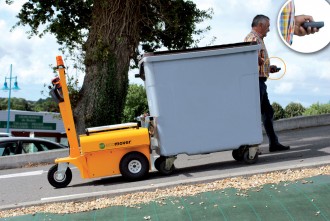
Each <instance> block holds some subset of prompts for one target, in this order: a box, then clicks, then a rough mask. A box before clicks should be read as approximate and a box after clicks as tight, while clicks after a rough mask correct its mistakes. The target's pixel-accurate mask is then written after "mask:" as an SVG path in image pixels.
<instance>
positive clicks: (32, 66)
mask: <svg viewBox="0 0 330 221" xmlns="http://www.w3.org/2000/svg"><path fill="white" fill-rule="evenodd" d="M23 2H24V1H21V0H19V1H17V0H16V1H15V4H14V5H11V6H8V5H6V4H5V3H4V1H1V2H0V33H1V35H0V86H1V87H2V85H3V83H4V80H5V76H7V77H8V76H9V72H10V64H12V65H13V76H18V84H19V86H20V87H21V89H22V90H20V91H18V92H14V93H12V96H13V97H21V98H25V99H27V100H38V99H39V98H45V97H44V96H43V95H41V93H40V91H42V90H45V91H47V88H45V87H44V84H49V82H50V79H51V78H52V77H53V76H54V74H53V73H52V70H51V69H50V68H49V65H50V64H54V63H55V57H56V55H60V52H59V51H58V48H59V46H58V45H57V44H56V40H55V38H54V37H53V36H51V35H46V36H45V37H44V38H41V39H40V38H38V37H33V38H31V39H27V35H26V34H25V31H26V30H27V29H24V28H17V29H15V30H14V31H13V32H10V29H11V27H12V26H13V25H14V24H15V23H16V22H17V19H16V17H15V16H16V14H17V12H18V11H19V9H20V7H21V5H22V3H23ZM194 2H195V3H196V4H197V6H198V7H199V8H201V9H207V8H210V7H212V8H213V10H214V15H213V19H212V20H208V21H206V22H205V23H204V24H201V26H205V25H210V26H211V28H212V30H211V31H210V32H207V33H205V34H204V35H205V39H204V40H203V41H202V42H201V43H200V44H199V46H205V45H207V44H208V43H209V42H210V41H211V39H212V38H213V37H216V41H215V42H214V44H215V45H219V44H228V43H235V42H241V41H243V39H244V37H245V36H246V35H247V34H248V33H249V32H250V30H251V21H252V19H253V17H254V16H255V15H256V14H265V15H267V16H268V17H269V18H270V19H271V27H270V32H269V33H268V35H267V37H266V38H265V43H266V46H267V49H268V53H269V55H270V56H273V57H279V58H281V59H283V60H284V61H285V64H286V67H287V72H286V74H285V76H284V77H283V78H281V80H269V81H268V83H267V84H268V93H269V98H270V100H271V102H274V101H275V102H278V103H280V104H281V105H282V106H285V105H287V104H288V103H290V102H299V103H301V104H303V105H304V106H306V107H307V106H309V105H311V104H312V103H316V102H320V103H328V102H329V101H330V86H329V85H330V69H329V68H330V46H329V45H327V46H326V47H325V48H323V49H322V50H321V51H318V52H316V53H300V52H297V51H295V50H292V49H291V48H288V47H287V46H286V45H285V44H284V43H283V42H282V40H281V38H280V35H279V34H278V31H277V18H278V14H279V11H280V9H281V7H282V6H283V4H284V3H285V0H277V1H274V0H249V1H245V0H194ZM311 2H313V4H314V5H318V4H319V5H321V6H323V7H321V8H318V9H317V10H318V13H315V12H314V11H309V8H313V7H301V6H302V5H303V6H306V5H307V4H310V3H311ZM295 3H296V10H297V12H298V13H300V12H301V13H304V14H311V15H312V16H313V17H314V19H315V20H317V21H325V27H324V28H322V29H321V30H320V32H319V33H317V34H315V35H311V36H307V37H297V36H295V37H294V44H293V46H292V47H294V45H295V47H297V48H298V49H305V48H306V49H307V47H308V46H309V45H314V44H316V43H319V42H321V41H324V39H327V40H326V41H327V42H329V39H330V37H329V36H330V32H329V30H330V20H329V19H330V18H329V16H330V5H329V2H327V1H326V0H313V1H310V0H296V1H295ZM324 5H325V6H324ZM327 21H328V22H327ZM274 62H275V60H274ZM68 72H69V74H76V71H75V70H74V69H69V70H68ZM136 72H137V70H134V71H131V72H130V74H129V76H130V82H131V83H138V84H143V82H142V80H140V79H135V78H134V73H136ZM275 77H276V76H275ZM79 78H80V79H81V81H82V79H83V76H82V75H80V77H79ZM0 97H8V92H4V91H2V90H1V91H0Z"/></svg>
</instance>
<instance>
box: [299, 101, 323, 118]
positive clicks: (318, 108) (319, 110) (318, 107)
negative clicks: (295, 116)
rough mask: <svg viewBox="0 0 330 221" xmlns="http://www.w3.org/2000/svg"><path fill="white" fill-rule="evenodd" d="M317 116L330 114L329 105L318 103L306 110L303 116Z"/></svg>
mask: <svg viewBox="0 0 330 221" xmlns="http://www.w3.org/2000/svg"><path fill="white" fill-rule="evenodd" d="M319 114H330V103H328V104H320V103H319V102H317V103H315V104H312V105H311V106H310V107H309V108H307V109H306V110H305V111H304V113H303V115H306V116H308V115H319Z"/></svg>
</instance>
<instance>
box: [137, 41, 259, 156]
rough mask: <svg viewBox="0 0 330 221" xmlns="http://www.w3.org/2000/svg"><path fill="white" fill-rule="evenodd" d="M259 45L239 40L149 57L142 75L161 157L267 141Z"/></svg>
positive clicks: (141, 68) (192, 153)
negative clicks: (262, 113)
mask: <svg viewBox="0 0 330 221" xmlns="http://www.w3.org/2000/svg"><path fill="white" fill-rule="evenodd" d="M258 49H259V46H258V45H251V44H250V43H238V44H231V45H219V46H213V47H205V48H198V49H188V50H182V51H172V52H171V51H167V52H156V53H151V54H146V55H144V56H143V58H142V59H141V61H140V74H139V76H140V77H141V78H142V79H143V80H144V82H145V88H146V92H147V98H148V105H149V110H150V116H152V117H154V121H155V129H156V130H155V131H156V132H155V135H154V138H155V139H157V143H158V148H159V150H158V151H159V154H160V155H161V156H175V155H178V154H181V153H185V154H188V155H194V154H203V153H211V152H218V151H225V150H234V149H238V148H239V147H241V146H244V145H249V146H251V145H258V144H260V143H261V142H262V139H263V137H262V129H261V125H262V124H261V115H260V100H259V81H258Z"/></svg>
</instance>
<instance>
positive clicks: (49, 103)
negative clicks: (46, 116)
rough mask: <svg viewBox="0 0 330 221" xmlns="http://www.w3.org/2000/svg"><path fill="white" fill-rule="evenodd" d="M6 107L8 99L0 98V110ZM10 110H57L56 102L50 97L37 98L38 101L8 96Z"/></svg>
mask: <svg viewBox="0 0 330 221" xmlns="http://www.w3.org/2000/svg"><path fill="white" fill-rule="evenodd" d="M7 109H8V99H7V98H0V110H7ZM10 109H11V110H22V111H36V112H40V111H46V112H59V108H58V104H56V103H55V102H54V101H53V100H52V98H46V99H39V100H38V101H27V100H25V99H24V98H15V97H13V98H10Z"/></svg>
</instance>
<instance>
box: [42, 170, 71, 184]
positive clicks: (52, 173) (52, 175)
mask: <svg viewBox="0 0 330 221" xmlns="http://www.w3.org/2000/svg"><path fill="white" fill-rule="evenodd" d="M47 178H48V182H49V183H50V185H52V186H53V187H55V188H63V187H66V186H67V185H69V183H70V182H71V180H72V172H71V169H70V168H69V167H68V168H67V169H66V171H65V174H64V176H63V177H59V176H58V172H57V164H56V165H54V166H52V167H51V168H50V169H49V170H48V175H47Z"/></svg>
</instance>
